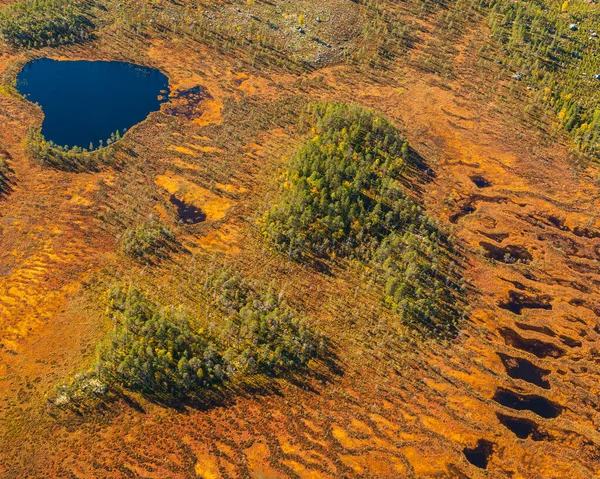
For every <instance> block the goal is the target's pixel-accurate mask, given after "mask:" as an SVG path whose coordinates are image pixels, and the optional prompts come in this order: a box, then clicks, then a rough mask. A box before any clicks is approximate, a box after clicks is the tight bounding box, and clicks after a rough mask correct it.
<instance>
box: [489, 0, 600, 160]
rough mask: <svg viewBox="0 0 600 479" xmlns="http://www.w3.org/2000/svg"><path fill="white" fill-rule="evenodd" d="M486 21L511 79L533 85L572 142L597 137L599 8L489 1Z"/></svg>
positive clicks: (573, 2) (574, 1) (573, 0)
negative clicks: (508, 68)
mask: <svg viewBox="0 0 600 479" xmlns="http://www.w3.org/2000/svg"><path fill="white" fill-rule="evenodd" d="M482 4H483V5H485V6H486V7H488V9H489V24H490V27H491V30H492V33H493V36H494V38H495V39H496V41H498V42H500V43H501V45H502V46H503V48H504V52H505V54H506V55H507V64H508V66H509V67H511V69H513V70H514V71H516V72H517V73H516V76H515V78H517V79H522V80H523V81H525V82H527V83H528V84H530V85H531V86H533V87H534V92H535V93H534V96H535V98H536V100H537V101H539V102H541V103H542V104H544V105H546V106H547V107H548V109H549V111H551V112H553V114H554V117H555V118H556V119H557V120H558V121H559V122H560V123H561V124H562V125H563V126H564V128H565V129H566V130H567V131H568V132H569V133H570V134H571V137H572V138H573V139H574V141H575V143H576V144H577V146H578V147H579V148H580V149H581V150H582V151H585V152H590V153H596V152H598V149H599V143H598V140H599V139H600V105H599V104H598V98H597V93H596V92H597V90H598V88H600V49H599V47H600V36H599V35H600V31H598V29H600V12H599V11H598V10H597V9H596V8H595V6H594V4H590V3H589V2H585V1H583V0H536V1H523V0H517V1H513V0H491V1H489V2H482Z"/></svg>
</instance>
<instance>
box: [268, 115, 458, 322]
mask: <svg viewBox="0 0 600 479" xmlns="http://www.w3.org/2000/svg"><path fill="white" fill-rule="evenodd" d="M301 127H302V128H304V130H307V131H308V138H307V140H306V142H305V143H304V144H303V145H302V146H301V147H300V148H299V149H298V150H297V151H296V153H295V154H294V155H293V157H292V158H291V159H290V160H289V162H288V164H287V165H286V167H285V169H284V171H283V173H282V175H281V179H280V184H281V188H280V192H279V196H278V199H277V201H276V202H275V204H274V205H273V206H272V208H271V209H270V210H269V211H268V212H267V213H266V215H265V217H264V218H263V220H262V228H263V232H264V235H265V237H266V238H267V239H268V240H269V241H270V242H271V243H272V244H273V245H274V246H275V248H276V249H278V250H279V251H281V252H283V253H285V254H287V255H289V256H290V257H291V258H293V259H296V260H300V261H302V260H305V259H309V258H310V257H312V256H316V257H321V258H335V257H344V258H349V259H354V260H358V261H359V262H363V263H364V264H365V265H367V266H368V267H369V268H370V269H371V270H372V271H373V273H374V277H375V279H376V281H377V282H378V283H379V284H380V285H381V287H382V289H383V290H384V293H385V294H384V295H385V301H386V302H387V303H388V304H389V305H390V307H391V308H392V310H393V311H394V312H396V313H397V314H398V315H399V316H400V317H401V319H402V320H403V321H405V322H408V323H412V324H415V325H421V326H425V327H427V328H429V329H432V330H436V331H448V330H453V329H454V328H455V326H456V322H457V320H458V318H459V316H460V311H459V310H460V300H459V298H460V290H461V287H460V278H459V269H458V266H457V265H456V264H455V263H454V261H453V257H454V256H455V252H454V250H453V247H452V243H451V241H450V240H449V238H448V237H447V236H446V235H445V234H444V233H443V232H442V231H440V230H439V228H438V227H437V225H436V224H435V222H434V221H433V219H431V218H430V217H428V216H427V215H426V214H425V212H424V211H423V209H422V208H421V206H419V204H418V203H417V202H416V201H415V199H413V198H412V197H411V195H409V194H408V193H407V192H408V191H410V184H411V183H412V182H413V181H415V178H414V176H415V168H416V167H418V166H419V165H418V164H416V161H415V160H413V159H412V157H411V155H410V153H409V147H408V144H407V142H406V141H405V140H404V139H403V138H402V137H401V135H400V134H399V132H398V130H397V129H396V128H395V127H394V126H393V125H392V124H391V123H389V122H388V121H387V120H386V119H384V118H383V117H381V116H380V115H377V114H375V113H373V112H372V111H366V110H363V109H361V108H360V107H358V106H353V105H347V104H342V103H324V104H317V105H312V106H311V107H310V108H309V110H308V112H307V114H306V115H305V117H304V119H303V121H302V125H301Z"/></svg>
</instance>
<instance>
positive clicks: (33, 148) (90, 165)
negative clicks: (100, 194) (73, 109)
mask: <svg viewBox="0 0 600 479" xmlns="http://www.w3.org/2000/svg"><path fill="white" fill-rule="evenodd" d="M113 136H114V137H115V138H116V139H115V141H114V142H113V141H112V140H111V141H109V142H107V146H104V145H103V144H102V142H101V143H100V148H99V149H95V150H94V149H90V150H88V149H85V148H81V147H79V146H74V147H72V148H68V147H66V146H60V145H56V144H55V143H53V142H52V141H47V140H46V139H45V138H44V136H43V135H42V133H41V131H40V130H37V129H31V130H30V132H29V135H28V136H27V137H26V138H25V142H26V145H25V146H26V148H27V151H28V152H29V154H30V155H31V156H32V158H33V159H35V160H37V161H39V162H40V163H42V164H43V165H45V166H51V167H53V168H57V169H59V170H65V171H97V170H98V169H99V168H100V167H101V166H103V165H106V164H107V163H109V162H110V160H111V159H112V157H113V153H114V151H115V148H116V143H115V142H116V141H118V140H120V139H121V137H120V135H119V132H117V134H116V136H115V135H113ZM90 148H93V145H90Z"/></svg>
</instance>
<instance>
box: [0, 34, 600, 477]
mask: <svg viewBox="0 0 600 479" xmlns="http://www.w3.org/2000/svg"><path fill="white" fill-rule="evenodd" d="M481 35H485V31H484V32H483V33H482V34H481ZM109 43H110V42H109V41H108V40H106V41H104V40H102V41H100V42H99V43H98V45H97V46H95V47H94V48H93V49H91V51H88V50H86V49H84V48H83V47H75V48H73V49H71V50H68V49H65V50H62V51H61V52H60V56H63V57H66V58H85V57H91V58H111V57H112V55H113V53H111V52H113V50H112V49H111V47H110V45H109ZM476 45H477V42H473V43H467V42H465V45H464V48H463V49H462V50H461V53H460V55H458V56H457V57H456V58H455V60H454V69H455V71H456V72H458V76H457V78H456V79H454V80H444V81H440V79H439V77H436V76H433V75H429V74H425V73H423V72H421V71H419V70H417V69H415V68H413V67H411V66H410V65H411V64H412V63H411V62H405V61H403V59H399V60H398V61H397V62H396V64H394V65H393V75H392V76H393V77H394V81H393V82H390V83H389V84H386V85H381V84H377V83H373V82H369V81H367V80H366V79H365V78H364V77H363V76H362V75H359V74H356V73H354V72H353V70H352V67H346V66H336V67H327V68H325V69H323V70H320V71H318V72H316V73H314V74H311V75H310V76H312V77H313V78H314V77H317V76H321V77H323V82H324V85H325V86H321V87H315V86H313V87H311V86H309V87H308V88H309V93H310V94H311V95H312V96H314V97H315V98H323V99H327V98H329V99H347V100H353V101H356V102H359V103H361V104H363V105H365V106H368V107H374V108H377V109H379V110H381V111H383V112H384V113H385V114H386V115H387V116H388V117H390V118H391V119H392V120H393V121H395V122H396V123H397V124H398V125H399V126H400V128H401V129H402V131H403V132H404V133H405V134H406V135H407V137H408V139H409V140H410V143H411V145H412V146H413V147H414V148H415V149H416V150H417V151H418V152H419V153H420V154H421V155H422V156H423V157H424V158H426V159H427V160H428V161H429V162H430V164H431V165H432V168H433V170H434V172H435V175H436V177H435V180H434V181H433V182H431V183H428V184H426V185H424V186H423V197H424V200H425V203H426V205H427V208H428V211H429V212H430V214H432V215H434V216H436V217H437V218H439V219H440V220H441V221H442V222H443V223H444V224H446V225H447V226H448V227H449V228H453V230H454V233H455V236H456V238H457V240H458V241H459V243H460V244H461V246H462V247H463V248H464V251H465V254H466V258H467V271H466V277H467V278H468V279H469V280H470V282H471V284H472V287H473V288H472V289H473V292H472V293H471V296H470V303H471V314H470V319H469V320H468V321H467V322H466V323H465V324H464V325H463V331H462V333H461V334H460V335H459V337H458V338H457V339H456V340H454V341H452V342H450V343H448V344H439V343H432V344H425V345H410V344H409V345H408V346H405V347H397V348H395V349H390V348H392V346H389V348H387V347H386V345H381V346H380V347H377V345H373V344H369V342H368V329H369V326H368V325H365V324H355V323H354V321H353V317H352V313H351V311H353V310H354V308H356V311H359V310H360V308H361V306H360V305H359V304H357V303H358V302H357V301H356V300H355V299H353V298H352V297H351V296H352V295H351V294H350V286H348V285H351V284H352V280H351V279H348V278H345V277H344V275H343V274H340V275H339V276H336V277H334V278H330V279H326V278H323V277H322V276H319V275H318V273H315V272H308V273H305V272H302V271H300V270H299V269H298V268H294V267H293V266H290V270H289V271H290V279H289V281H290V283H291V284H292V285H294V286H296V287H297V289H298V290H299V291H301V292H304V293H306V294H307V295H308V296H309V301H308V302H309V303H312V306H310V307H311V308H313V311H312V313H313V315H314V316H315V317H317V318H318V321H319V324H320V325H321V327H323V329H324V330H325V331H326V332H327V333H328V334H330V336H333V337H335V341H336V351H337V353H338V355H339V361H340V365H341V366H342V368H343V371H344V374H343V375H333V376H332V377H331V378H330V380H329V381H328V382H324V383H321V382H319V381H313V382H311V386H312V387H311V388H308V387H307V388H303V387H300V386H295V385H292V384H290V383H286V382H282V383H279V384H277V385H276V389H277V392H272V393H268V394H265V395H251V394H248V395H245V396H237V397H235V399H234V400H233V401H232V403H231V404H227V405H223V406H219V407H213V408H210V409H208V410H200V409H194V408H189V409H186V410H184V411H177V410H173V409H170V408H166V407H163V406H160V405H156V404H152V403H150V402H148V401H145V400H143V399H140V398H134V400H136V401H139V404H138V405H137V406H135V407H134V406H132V405H126V404H124V403H123V404H120V405H119V407H118V409H116V410H115V409H111V410H109V411H108V412H107V413H101V412H100V413H97V414H94V415H91V416H90V417H85V418H71V419H68V420H55V419H53V418H51V417H50V416H49V415H48V414H47V413H46V409H45V402H44V397H45V395H46V394H47V392H48V391H49V390H51V388H52V387H53V386H54V385H55V384H57V383H59V382H60V381H61V380H65V378H68V377H69V375H71V374H73V373H74V372H76V371H78V370H80V369H81V368H84V367H85V366H86V365H87V364H88V363H89V359H90V358H91V357H92V356H93V350H94V347H95V345H96V344H97V342H98V341H99V339H100V338H101V337H102V335H103V333H104V331H105V330H106V324H105V323H104V319H103V316H102V314H101V311H100V310H99V309H98V308H97V307H94V306H92V305H91V304H90V303H89V295H86V294H85V293H83V292H82V290H83V287H82V285H83V284H85V283H86V282H87V281H88V280H90V278H93V277H95V275H97V274H99V273H100V272H101V271H102V269H103V268H108V269H109V270H112V269H119V261H120V260H119V258H118V257H117V253H116V248H117V244H116V238H115V237H114V235H113V234H112V232H111V230H110V229H107V228H105V227H104V226H103V224H102V221H101V220H100V219H98V216H97V215H96V208H97V206H98V205H97V204H95V202H96V201H97V198H98V196H97V195H96V190H97V189H98V188H99V186H98V185H99V183H100V181H101V180H102V182H105V183H107V184H117V183H118V181H119V175H120V172H119V171H116V170H112V169H107V170H105V171H103V172H101V173H64V172H59V171H55V170H51V169H42V168H41V167H40V166H38V165H37V164H35V163H33V162H32V161H31V160H30V159H29V158H28V157H27V155H26V153H25V151H24V147H23V138H24V137H25V135H26V131H27V128H28V127H29V126H30V125H33V124H36V122H38V123H39V121H40V116H39V115H40V112H39V110H37V109H36V108H34V107H33V106H30V105H27V104H26V103H25V102H23V101H21V100H18V99H16V98H13V97H11V96H10V95H0V125H1V126H0V142H1V143H2V144H3V145H4V146H5V148H6V150H7V151H8V153H9V154H10V157H11V164H12V165H13V167H14V169H15V173H16V178H17V182H16V185H15V189H14V191H13V192H12V194H11V195H10V196H9V197H8V198H7V199H5V200H0V477H3V478H11V479H12V478H21V477H23V478H24V477H31V478H44V477H47V478H63V477H64V478H71V477H78V478H125V477H144V478H157V479H158V478H192V477H202V478H206V479H213V478H221V477H229V478H237V477H254V478H280V477H302V478H321V477H323V478H340V477H368V478H373V477H389V478H402V477H408V478H410V477H438V478H442V477H444V478H455V477H456V478H458V477H463V478H467V477H468V478H479V477H512V478H515V479H516V478H566V477H568V478H573V479H575V478H592V477H600V412H599V410H600V400H599V396H598V393H599V392H600V346H599V345H600V319H599V315H600V299H599V296H598V292H599V289H600V273H599V270H598V259H600V220H599V219H598V217H597V212H598V208H599V207H600V197H599V195H598V188H599V186H600V185H599V179H598V178H599V174H600V170H599V169H598V168H597V167H596V166H594V165H592V164H586V163H577V162H575V161H574V160H573V158H571V155H570V154H569V152H568V148H567V146H566V145H565V144H564V143H563V142H562V141H561V140H560V137H557V138H556V139H554V140H553V141H549V139H548V136H547V135H546V133H544V132H540V131H539V130H534V129H533V128H529V127H525V126H522V124H521V123H519V122H518V121H516V120H515V118H513V117H512V116H511V114H510V111H511V108H513V109H514V108H519V107H520V106H519V104H514V105H512V104H508V105H506V104H504V103H501V102H496V101H495V100H494V96H493V95H492V96H481V95H478V94H476V93H475V92H474V89H473V85H475V84H477V83H480V82H483V81H485V80H486V77H485V76H477V75H478V74H476V73H475V72H474V70H473V69H472V68H471V67H472V64H473V62H474V57H475V55H476V51H475V50H476ZM137 47H138V51H137V53H136V54H135V55H133V54H132V58H131V59H132V60H136V61H141V60H140V59H142V60H143V61H144V62H145V63H147V64H150V65H154V66H158V67H160V68H162V69H163V70H164V71H165V72H166V73H167V74H168V75H169V77H170V81H171V84H172V85H173V86H174V87H175V88H187V87H191V86H194V85H197V84H201V85H203V86H205V87H207V88H208V89H209V91H210V93H211V95H212V97H213V99H212V100H210V101H209V102H207V103H205V104H203V106H202V111H199V112H198V115H197V117H196V118H195V119H194V120H193V121H192V122H189V123H190V124H185V125H184V126H182V127H181V129H180V130H178V132H176V134H175V133H173V134H171V133H168V134H166V135H167V136H168V137H169V138H171V139H172V141H164V142H160V143H158V142H157V144H155V145H153V148H154V154H153V156H152V158H149V160H148V161H152V163H151V164H152V168H154V169H155V171H154V173H155V175H154V176H155V177H154V178H152V181H150V182H148V184H147V188H154V189H153V190H152V191H155V192H156V194H157V195H158V197H160V195H168V194H173V193H178V194H181V195H182V196H186V199H187V200H188V201H192V202H193V201H196V202H198V204H199V205H200V206H204V207H207V208H209V209H210V212H211V215H212V217H211V218H209V220H212V221H214V222H215V226H214V227H213V228H206V229H201V230H197V231H196V230H194V231H192V232H190V233H189V234H187V235H186V241H187V242H188V246H189V248H191V249H192V250H196V251H222V252H225V254H226V255H228V256H229V257H230V258H231V259H230V260H231V261H232V262H239V263H240V264H245V265H246V266H247V267H248V268H249V269H251V268H252V265H253V262H255V261H257V258H263V259H264V256H260V255H265V254H266V253H264V252H262V253H261V252H260V248H259V247H257V246H256V244H255V243H253V242H251V241H248V237H247V235H248V229H247V228H248V227H247V226H246V224H247V221H245V220H251V217H250V216H251V214H253V213H252V212H253V211H255V210H256V208H257V207H258V206H257V205H260V204H261V194H262V193H263V192H264V191H265V189H266V188H267V187H266V186H265V182H268V181H270V180H268V179H267V180H265V179H263V180H258V179H257V178H256V173H252V172H249V173H247V174H245V175H239V177H236V178H227V179H226V180H227V181H222V175H221V176H219V177H218V178H217V180H218V181H216V182H217V183H218V184H217V185H216V187H214V188H212V189H211V190H210V191H209V190H208V189H207V188H206V181H208V180H207V178H203V179H202V181H200V180H197V176H194V175H195V174H197V173H195V172H197V171H200V170H201V171H203V172H205V171H206V167H205V165H204V163H206V162H209V163H210V162H214V164H219V162H222V161H224V159H225V155H227V154H228V153H227V152H224V151H223V150H222V149H220V148H219V147H217V146H215V144H214V143H215V139H214V138H210V136H208V135H206V128H208V127H210V126H211V125H215V124H219V123H220V122H221V121H223V118H222V115H223V108H224V105H225V103H226V101H228V100H236V101H237V100H239V99H241V98H244V97H245V98H247V97H251V98H253V99H256V101H263V100H266V99H269V100H272V99H274V98H277V97H279V96H282V95H284V94H289V93H290V92H293V91H294V89H295V88H296V87H295V85H296V80H297V78H296V77H295V76H294V75H291V74H289V75H288V74H280V75H275V74H264V75H261V74H257V73H256V72H254V73H247V72H243V71H238V70H237V68H236V67H234V60H232V59H227V58H223V57H219V56H218V55H216V54H215V53H214V52H212V51H211V50H209V49H208V48H205V47H202V48H200V47H195V48H190V47H189V46H188V45H186V44H185V43H184V42H179V41H177V40H173V41H171V42H165V41H160V42H158V41H157V42H149V43H148V44H140V45H137ZM423 48H425V47H423ZM123 55H124V56H125V57H127V53H126V52H125V53H123ZM411 55H413V56H415V57H418V56H419V55H420V51H419V50H417V51H415V52H412V53H411ZM15 58H16V56H15V54H9V53H2V52H1V51H0V71H4V70H5V69H6V68H8V66H9V65H10V64H11V62H13V61H14V60H15ZM482 75H483V74H482ZM485 98H488V99H490V98H491V100H485ZM179 121H181V122H184V123H185V120H179ZM149 122H150V126H147V127H142V129H143V128H148V129H149V131H150V132H155V131H162V130H160V129H161V128H163V127H162V126H161V123H159V122H158V120H156V119H155V120H152V119H151V120H149ZM133 135H136V133H135V132H134V133H133ZM141 135H142V133H140V137H141ZM286 135H287V133H286V132H282V131H278V130H273V131H268V132H267V133H265V134H260V135H258V136H257V137H256V138H253V139H252V141H250V142H249V143H248V144H247V145H246V147H245V155H246V157H247V161H248V163H249V164H252V165H254V166H255V167H256V168H257V169H258V170H257V171H260V167H261V165H273V164H275V163H277V161H280V156H281V155H282V153H281V152H282V151H284V150H285V145H286V144H288V143H289V140H290V139H289V137H288V136H286ZM134 138H136V137H134ZM160 138H163V137H160ZM167 159H168V161H167ZM199 159H200V160H201V161H200V160H199ZM173 166H175V167H177V168H178V172H173V171H172V169H171V168H172V167H173ZM253 175H254V176H253ZM473 177H479V178H484V179H485V180H486V181H487V182H488V183H489V186H487V187H484V188H480V187H478V186H477V185H476V184H475V183H474V181H473ZM195 178H196V180H194V179H195ZM195 182H196V183H199V184H195ZM219 185H220V186H219ZM215 188H216V189H215ZM159 203H160V202H158V203H157V205H156V208H155V209H156V214H159V215H161V216H162V217H163V218H164V220H165V221H172V217H171V216H170V214H169V212H168V211H166V210H165V208H164V207H163V206H161V204H159ZM207 205H208V206H207ZM246 215H248V217H246ZM451 219H452V220H453V223H452V222H451ZM209 222H210V221H209ZM514 247H520V248H517V249H516V250H518V251H527V252H528V253H529V254H530V255H531V257H532V261H531V262H530V263H529V264H527V265H521V264H507V263H504V262H502V261H493V260H491V259H490V258H489V257H488V256H489V255H490V254H493V253H494V251H498V250H502V251H503V249H505V248H509V249H508V250H510V249H511V248H513V250H514ZM508 250H507V251H508ZM516 250H515V251H516ZM501 255H502V253H501ZM180 265H181V263H178V262H177V261H175V262H174V263H173V265H171V266H170V265H167V266H164V269H163V270H161V271H159V272H158V273H147V274H150V275H152V274H154V275H155V277H156V278H158V279H157V282H158V283H159V284H160V282H161V279H160V278H163V279H162V281H164V282H165V283H167V282H168V278H169V274H170V273H169V268H171V267H172V268H177V267H179V266H180ZM254 266H255V267H258V266H260V267H263V266H264V268H267V269H268V268H271V267H272V265H270V264H263V263H262V262H257V263H256V264H255V265H254ZM173 271H174V270H173ZM140 274H146V273H145V272H140ZM173 274H176V273H173ZM279 274H280V275H281V273H279ZM165 278H166V279H165ZM313 284H317V285H318V288H313V286H312V285H313ZM165 288H168V286H165ZM340 292H342V293H344V292H348V296H347V297H344V294H342V295H341V296H342V297H341V298H340ZM511 295H512V297H513V299H514V297H515V295H521V298H523V297H525V296H526V297H527V298H528V301H529V302H530V303H529V304H528V306H532V305H533V306H536V305H539V304H541V303H544V302H545V304H546V305H547V309H538V308H532V307H525V308H524V309H522V310H521V311H520V314H515V312H512V311H510V310H508V309H506V306H505V305H506V304H507V303H506V302H507V301H508V300H509V299H510V298H511ZM523 295H525V296H523ZM503 305H504V306H505V307H502V306H503ZM548 308H551V309H548ZM513 310H514V309H513ZM357 314H358V313H357ZM390 344H392V343H390ZM540 351H541V352H540ZM536 352H537V353H538V354H537V355H536V354H534V353H536ZM499 354H502V355H505V356H504V357H508V359H507V360H508V361H509V362H510V361H514V360H515V359H512V360H511V359H510V358H525V359H527V360H529V361H531V362H532V363H534V364H535V365H537V366H538V367H541V368H543V369H546V370H548V371H549V372H548V374H547V375H546V376H545V379H546V380H547V381H548V383H549V389H544V388H540V387H538V386H536V385H533V384H531V383H528V382H525V381H523V380H520V379H513V378H511V377H510V376H509V375H508V374H507V370H506V368H505V366H504V365H503V362H502V360H501V358H500V356H499ZM499 388H506V389H509V390H511V391H515V392H519V393H521V394H535V395H539V396H543V397H545V398H547V399H549V400H551V401H553V402H554V403H556V404H558V405H560V406H561V407H562V408H563V409H562V412H561V414H560V415H559V416H558V417H556V418H552V419H544V418H542V417H539V416H538V415H536V414H534V413H532V412H530V411H527V410H525V411H515V410H514V409H511V408H507V407H505V406H502V405H500V404H498V403H497V402H495V401H494V400H493V399H492V398H493V396H494V394H495V393H496V391H497V390H498V389H499ZM498 414H501V415H505V416H512V417H518V418H523V419H525V420H527V421H529V423H528V424H529V425H530V426H531V427H534V428H538V430H539V435H540V437H538V439H540V438H541V440H533V439H532V438H527V439H519V438H517V437H516V436H515V434H513V433H512V432H511V431H509V430H508V429H507V428H506V427H505V426H504V425H502V424H501V422H500V420H499V417H498ZM480 439H485V440H488V441H490V442H492V443H493V444H494V446H493V453H492V454H491V456H490V458H489V464H488V467H487V470H485V471H484V470H482V469H479V468H477V467H475V466H474V465H472V464H470V463H469V462H468V461H467V460H466V458H465V456H464V454H463V449H464V448H473V447H474V446H475V445H476V444H477V441H478V440H480Z"/></svg>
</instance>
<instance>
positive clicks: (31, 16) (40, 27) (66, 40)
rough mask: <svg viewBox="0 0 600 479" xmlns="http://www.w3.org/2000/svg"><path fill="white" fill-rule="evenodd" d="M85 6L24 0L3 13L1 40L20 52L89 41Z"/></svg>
mask: <svg viewBox="0 0 600 479" xmlns="http://www.w3.org/2000/svg"><path fill="white" fill-rule="evenodd" d="M85 3H86V2H84V1H76V0H21V1H20V2H17V3H15V4H13V5H9V6H7V7H5V8H3V9H2V10H0V36H1V37H2V38H3V39H4V40H5V41H6V42H8V43H9V44H11V45H13V46H15V47H21V48H43V47H58V46H60V45H71V44H74V43H80V42H83V41H86V40H88V39H89V38H90V37H91V28H92V23H91V21H90V19H89V18H88V16H87V11H86V4H85Z"/></svg>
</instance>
